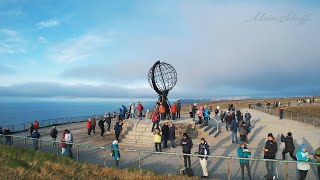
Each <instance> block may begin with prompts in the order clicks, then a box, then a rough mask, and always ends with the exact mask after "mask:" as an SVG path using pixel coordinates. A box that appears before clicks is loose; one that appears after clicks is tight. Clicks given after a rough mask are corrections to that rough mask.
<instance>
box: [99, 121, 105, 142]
mask: <svg viewBox="0 0 320 180" xmlns="http://www.w3.org/2000/svg"><path fill="white" fill-rule="evenodd" d="M104 122H105V120H103V119H102V118H101V119H100V120H99V122H98V126H99V128H100V137H101V138H102V137H103V134H104V132H105V129H104Z"/></svg>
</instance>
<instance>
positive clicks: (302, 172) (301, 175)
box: [299, 170, 308, 180]
mask: <svg viewBox="0 0 320 180" xmlns="http://www.w3.org/2000/svg"><path fill="white" fill-rule="evenodd" d="M299 174H300V177H299V180H305V179H306V177H307V174H308V170H306V171H304V170H299Z"/></svg>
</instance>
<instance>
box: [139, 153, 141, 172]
mask: <svg viewBox="0 0 320 180" xmlns="http://www.w3.org/2000/svg"><path fill="white" fill-rule="evenodd" d="M139 169H141V153H140V151H139Z"/></svg>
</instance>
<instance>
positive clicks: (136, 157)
mask: <svg viewBox="0 0 320 180" xmlns="http://www.w3.org/2000/svg"><path fill="white" fill-rule="evenodd" d="M8 137H10V138H11V141H10V142H13V144H12V145H13V146H16V147H22V148H33V145H34V144H33V141H34V140H38V141H39V143H38V147H39V150H41V151H44V152H50V153H55V154H57V155H60V154H61V153H60V151H61V148H60V147H59V143H60V142H58V141H51V140H47V139H32V138H28V137H24V136H14V135H11V136H7V138H8ZM3 138H4V139H5V138H6V137H3ZM1 139H2V138H1ZM2 140H3V139H2ZM53 143H57V146H55V147H53V146H52V144H53ZM72 145H73V151H75V153H74V154H75V156H74V159H75V160H77V161H81V162H89V163H96V164H99V165H101V166H108V167H114V164H115V160H114V159H113V158H112V157H111V155H110V154H111V149H112V148H111V146H110V145H107V146H92V145H88V144H77V143H73V144H72ZM119 146H120V148H119V150H120V153H121V158H120V163H119V168H136V169H146V170H153V171H155V172H158V173H166V174H168V173H169V174H180V171H181V169H183V168H184V160H183V156H190V158H191V167H192V169H193V171H194V174H195V176H201V175H202V169H201V165H200V163H199V155H194V154H182V153H169V152H154V151H150V150H137V149H124V148H121V144H120V145H119ZM74 149H75V150H74ZM235 150H236V149H235ZM207 158H208V159H207V162H208V165H207V167H208V172H209V177H210V178H216V179H228V180H230V179H241V168H240V164H239V160H240V159H246V160H249V167H250V170H251V178H252V179H264V178H263V176H264V175H265V174H266V173H267V169H266V167H265V164H266V162H274V164H275V169H274V175H275V176H276V179H285V180H291V179H298V177H299V173H298V171H297V162H296V161H283V160H267V159H260V158H239V157H231V156H216V155H210V156H207ZM306 163H308V164H309V165H310V166H311V168H310V170H309V172H308V175H307V179H317V176H318V174H317V166H320V163H314V162H306ZM244 176H245V177H246V178H247V171H246V169H245V173H244Z"/></svg>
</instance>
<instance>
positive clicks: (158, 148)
mask: <svg viewBox="0 0 320 180" xmlns="http://www.w3.org/2000/svg"><path fill="white" fill-rule="evenodd" d="M154 146H155V147H156V151H157V152H161V142H155V143H154Z"/></svg>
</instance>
